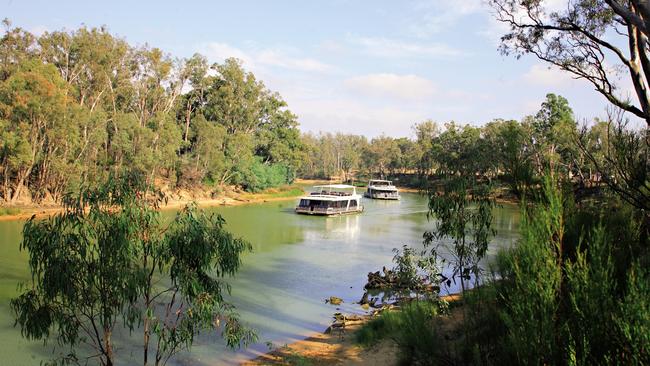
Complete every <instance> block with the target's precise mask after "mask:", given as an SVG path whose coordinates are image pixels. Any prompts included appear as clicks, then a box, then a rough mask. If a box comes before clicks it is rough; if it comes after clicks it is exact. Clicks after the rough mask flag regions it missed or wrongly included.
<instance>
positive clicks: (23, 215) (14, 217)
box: [0, 181, 304, 222]
mask: <svg viewBox="0 0 650 366" xmlns="http://www.w3.org/2000/svg"><path fill="white" fill-rule="evenodd" d="M303 184H304V183H303V182H298V181H297V182H296V183H294V184H292V185H289V186H286V187H281V188H269V189H267V190H265V191H262V192H259V193H249V192H242V193H237V192H236V191H234V190H233V191H230V192H229V193H226V194H222V195H220V196H218V197H216V198H202V197H196V198H188V199H170V200H168V201H167V203H166V204H161V205H160V207H159V210H160V211H168V210H178V209H181V208H183V207H184V206H185V205H187V204H189V203H191V202H195V203H196V204H197V205H198V206H199V207H202V208H209V207H216V206H241V205H250V204H256V203H264V202H273V201H288V200H292V199H296V198H298V197H300V196H301V195H302V194H304V189H303V186H302V185H303ZM283 188H284V189H283ZM297 189H300V190H302V191H303V192H300V193H298V192H297V191H296V194H291V192H292V191H293V190H297ZM284 192H289V193H290V194H289V195H287V196H277V195H278V194H282V193H284ZM1 207H3V206H0V208H1ZM12 208H13V207H12ZM15 208H16V209H18V210H20V212H18V213H15V214H8V215H1V216H0V222H2V221H20V220H28V219H29V218H31V217H32V216H36V217H49V216H52V215H55V214H57V213H60V212H63V206H61V205H55V204H46V205H35V206H22V207H21V206H15Z"/></svg>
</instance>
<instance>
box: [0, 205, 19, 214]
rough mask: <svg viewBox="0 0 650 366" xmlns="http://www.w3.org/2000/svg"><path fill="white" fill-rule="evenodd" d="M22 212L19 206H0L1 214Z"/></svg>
mask: <svg viewBox="0 0 650 366" xmlns="http://www.w3.org/2000/svg"><path fill="white" fill-rule="evenodd" d="M19 213H20V209H19V208H14V207H0V216H8V215H18V214H19Z"/></svg>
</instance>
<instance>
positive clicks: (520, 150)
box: [483, 120, 534, 197]
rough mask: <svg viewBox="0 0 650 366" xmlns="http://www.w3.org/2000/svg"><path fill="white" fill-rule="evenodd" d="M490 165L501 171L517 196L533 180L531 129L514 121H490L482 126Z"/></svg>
mask: <svg viewBox="0 0 650 366" xmlns="http://www.w3.org/2000/svg"><path fill="white" fill-rule="evenodd" d="M483 131H484V138H485V139H486V144H487V146H490V147H491V148H492V149H493V150H492V154H491V155H490V156H491V157H492V159H493V164H494V166H493V168H495V169H496V170H497V174H498V172H503V173H504V175H505V179H506V180H507V182H508V183H509V184H510V187H511V189H512V191H513V192H514V193H515V194H516V195H517V196H520V197H521V195H522V194H523V193H524V191H525V190H526V188H527V187H528V186H530V185H531V184H532V183H533V173H534V172H533V167H532V157H531V154H532V149H533V147H532V143H533V142H532V129H531V128H528V126H527V125H526V124H522V123H519V122H517V121H515V120H509V121H504V120H494V121H491V122H489V123H487V124H486V125H485V126H484V127H483Z"/></svg>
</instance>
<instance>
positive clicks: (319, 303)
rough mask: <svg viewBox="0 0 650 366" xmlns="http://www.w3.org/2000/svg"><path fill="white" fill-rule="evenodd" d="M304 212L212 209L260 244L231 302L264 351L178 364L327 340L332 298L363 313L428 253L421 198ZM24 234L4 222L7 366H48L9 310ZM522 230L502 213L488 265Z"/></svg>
mask: <svg viewBox="0 0 650 366" xmlns="http://www.w3.org/2000/svg"><path fill="white" fill-rule="evenodd" d="M295 204H296V201H295V200H288V201H282V202H269V203H262V204H252V205H246V206H235V207H219V208H213V209H210V210H214V211H216V212H219V213H220V214H222V215H223V217H224V218H225V219H226V221H227V227H228V229H229V230H230V231H232V232H233V233H234V234H236V235H239V236H242V237H244V238H245V239H247V240H249V241H250V242H251V243H252V244H253V247H254V252H253V253H250V254H247V255H246V256H245V257H244V260H243V262H244V265H243V268H242V269H241V271H240V272H239V273H238V275H237V277H236V278H235V279H232V280H231V281H230V283H231V284H232V286H233V291H232V298H231V301H232V302H233V303H234V304H236V306H237V308H238V310H239V313H240V314H241V316H242V318H243V320H244V321H245V322H246V323H247V324H248V325H249V326H252V327H253V328H255V329H257V331H258V334H259V338H260V343H258V344H256V345H253V346H252V347H250V348H249V349H247V350H242V351H230V350H227V349H226V348H225V347H224V346H223V343H222V342H221V341H220V339H219V337H218V336H215V335H201V336H199V338H198V339H197V340H196V342H195V344H194V346H193V347H192V349H191V352H186V353H182V354H180V355H178V356H177V357H176V358H175V359H174V360H173V361H171V362H170V364H172V365H221V364H236V363H237V362H238V361H241V360H243V359H247V358H251V357H253V356H254V355H255V354H256V353H260V352H265V351H266V350H267V346H266V345H265V342H267V341H270V342H273V343H274V344H275V345H278V346H281V345H284V344H286V343H291V342H293V341H295V340H299V339H302V338H305V337H306V336H308V335H309V334H311V333H314V332H321V331H323V330H324V329H325V328H326V327H327V326H328V325H329V324H330V322H331V316H332V314H333V313H334V312H336V311H337V309H336V308H337V307H335V306H332V305H329V304H326V303H325V302H324V299H325V298H329V296H338V297H341V298H342V299H343V300H344V304H343V305H342V306H340V307H339V308H341V311H344V312H346V311H347V312H359V313H361V312H362V309H361V308H360V307H359V306H358V305H355V304H353V302H355V301H358V300H359V299H360V298H361V296H362V295H363V285H364V284H365V280H366V275H367V273H368V272H370V271H376V270H379V269H381V267H382V266H390V265H391V259H392V257H393V252H392V249H393V248H395V247H401V246H402V245H404V244H408V245H411V246H414V247H421V242H422V233H423V232H424V231H425V230H430V229H431V228H432V227H433V224H432V223H431V222H428V221H427V217H426V200H425V198H424V197H422V196H420V195H418V194H415V193H404V194H402V200H401V201H397V202H395V201H376V200H368V199H365V200H364V202H363V204H364V206H365V208H366V210H365V212H363V213H362V214H357V215H352V216H341V217H312V216H303V215H296V214H295V213H293V207H294V206H295ZM173 214H174V213H173V212H171V211H166V212H165V213H164V215H165V216H169V217H172V216H173ZM22 225H23V223H22V222H21V221H4V222H0V253H2V254H1V255H0V355H1V356H0V364H1V365H16V366H22V365H38V364H39V363H40V362H41V361H42V360H47V359H49V358H50V357H51V355H52V353H51V352H52V346H51V345H44V344H43V343H42V342H35V341H28V340H25V339H23V338H22V337H21V335H20V330H19V329H18V328H14V326H13V324H14V320H13V315H12V314H11V312H10V310H9V300H10V298H11V297H13V296H15V295H16V294H17V293H18V285H19V284H20V283H21V282H26V281H27V280H28V279H29V271H28V267H27V253H25V252H21V251H20V250H19V245H20V240H21V230H22ZM518 227H519V211H518V208H517V207H515V206H502V207H499V208H497V209H496V211H495V228H496V230H497V236H496V238H495V239H494V240H493V244H492V245H491V247H490V250H489V253H488V257H489V256H490V255H493V254H494V253H495V252H496V251H497V249H498V248H499V247H502V246H509V245H511V244H512V243H513V242H514V241H515V240H516V236H517V231H518ZM450 291H452V292H453V291H454V289H451V290H450ZM119 337H122V341H121V342H120V341H119V340H117V341H116V343H117V347H118V348H117V351H116V352H117V353H118V354H119V355H120V359H119V361H120V362H118V364H141V362H140V348H139V346H138V344H139V341H140V340H139V339H138V338H133V339H131V338H129V336H128V335H121V336H120V335H118V338H119ZM129 339H131V341H129Z"/></svg>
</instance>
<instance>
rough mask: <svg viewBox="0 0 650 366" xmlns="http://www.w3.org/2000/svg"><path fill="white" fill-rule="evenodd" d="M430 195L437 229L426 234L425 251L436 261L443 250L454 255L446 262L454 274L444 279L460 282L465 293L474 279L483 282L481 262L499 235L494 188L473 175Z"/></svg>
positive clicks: (451, 181) (450, 180)
mask: <svg viewBox="0 0 650 366" xmlns="http://www.w3.org/2000/svg"><path fill="white" fill-rule="evenodd" d="M428 196H429V213H428V215H429V217H430V218H434V219H435V220H436V221H435V228H434V229H433V230H430V231H426V232H425V233H424V245H425V248H426V250H427V251H428V253H429V257H430V258H431V259H432V260H433V261H434V262H435V261H437V260H438V259H440V258H442V257H441V249H443V250H445V251H447V252H448V253H449V254H451V258H450V259H449V261H448V262H447V260H444V259H442V260H443V261H444V262H447V263H445V264H447V265H448V266H449V267H450V269H451V275H450V276H443V279H446V280H447V285H450V284H451V281H454V282H455V281H456V279H458V280H459V281H460V287H461V289H462V291H463V293H464V292H465V290H466V283H467V281H469V280H471V279H472V277H473V278H474V280H475V283H476V284H478V283H479V277H480V274H481V270H480V266H479V262H480V261H481V260H482V259H483V258H484V257H485V254H486V253H487V250H488V244H489V242H490V239H491V237H493V236H494V235H495V230H494V229H493V228H492V218H493V215H492V209H493V208H494V205H495V201H494V198H493V197H491V192H490V186H488V185H485V184H481V183H478V182H477V181H476V179H474V177H473V176H472V175H469V176H468V175H462V176H451V177H447V179H446V180H445V182H444V184H443V187H442V189H441V190H430V191H429V193H428ZM445 239H449V240H451V245H450V246H449V247H444V246H445V244H442V243H443V240H445ZM441 247H443V248H441Z"/></svg>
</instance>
